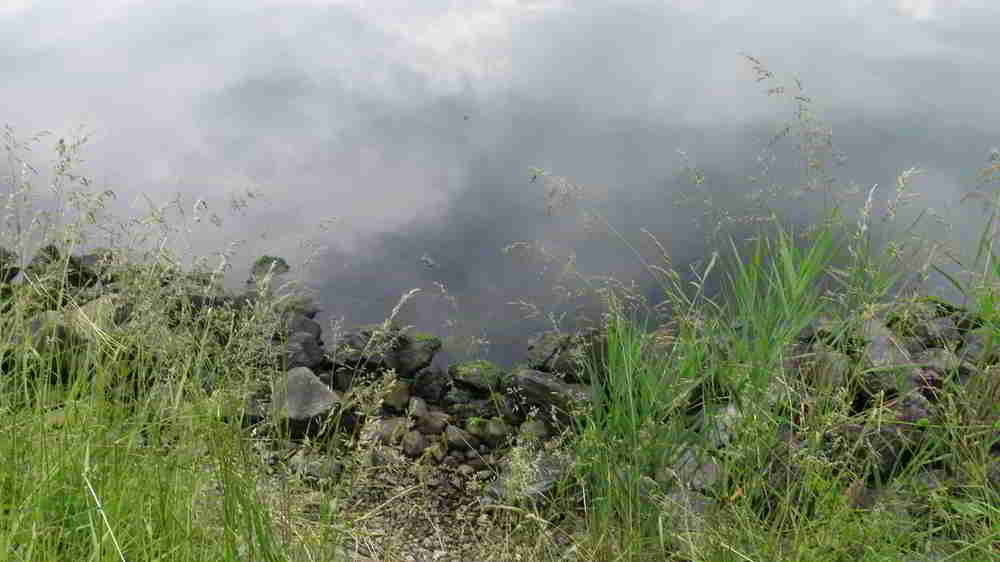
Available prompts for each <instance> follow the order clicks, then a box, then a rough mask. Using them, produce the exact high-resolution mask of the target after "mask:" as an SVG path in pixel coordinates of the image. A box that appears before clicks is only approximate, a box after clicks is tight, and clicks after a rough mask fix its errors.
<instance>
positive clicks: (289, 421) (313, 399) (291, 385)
mask: <svg viewBox="0 0 1000 562" xmlns="http://www.w3.org/2000/svg"><path fill="white" fill-rule="evenodd" d="M341 400H342V399H341V396H340V394H339V393H337V392H334V391H332V390H330V388H329V387H328V386H326V385H325V384H323V382H322V381H320V380H319V379H318V378H317V377H316V375H314V374H313V372H312V371H310V370H309V369H308V368H306V367H296V368H294V369H292V370H290V371H289V372H288V373H287V374H286V375H285V376H283V377H281V379H280V380H279V381H277V382H275V383H274V386H273V388H272V390H271V417H272V419H274V420H276V421H278V422H279V423H281V424H282V425H283V426H284V427H285V428H286V429H287V431H288V434H289V437H290V438H292V439H301V438H303V437H306V436H309V437H316V436H319V435H320V434H321V432H322V430H323V426H324V425H325V424H327V423H328V422H330V421H331V420H329V417H330V416H331V415H332V414H334V412H335V411H336V410H337V409H338V408H339V407H340V404H341Z"/></svg>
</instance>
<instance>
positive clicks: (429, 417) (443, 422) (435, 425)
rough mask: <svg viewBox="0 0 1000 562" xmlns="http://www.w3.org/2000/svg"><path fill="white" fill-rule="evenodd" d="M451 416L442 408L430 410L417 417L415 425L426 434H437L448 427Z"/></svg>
mask: <svg viewBox="0 0 1000 562" xmlns="http://www.w3.org/2000/svg"><path fill="white" fill-rule="evenodd" d="M450 421H451V416H449V415H448V414H447V413H446V412H442V411H441V410H434V409H431V410H428V411H427V413H426V414H425V415H423V416H421V417H419V418H417V419H416V423H415V427H416V428H417V429H418V430H419V431H420V432H421V433H423V434H425V435H437V434H439V433H441V432H443V431H444V430H445V428H447V427H448V423H449V422H450Z"/></svg>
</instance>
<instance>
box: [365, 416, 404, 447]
mask: <svg viewBox="0 0 1000 562" xmlns="http://www.w3.org/2000/svg"><path fill="white" fill-rule="evenodd" d="M372 423H373V424H374V429H373V434H374V435H375V437H376V438H377V439H378V441H379V443H382V444H383V445H395V444H396V443H399V441H400V440H401V439H402V438H403V435H404V434H406V432H407V431H409V428H410V420H409V419H407V418H404V417H392V418H383V419H380V420H374V421H372Z"/></svg>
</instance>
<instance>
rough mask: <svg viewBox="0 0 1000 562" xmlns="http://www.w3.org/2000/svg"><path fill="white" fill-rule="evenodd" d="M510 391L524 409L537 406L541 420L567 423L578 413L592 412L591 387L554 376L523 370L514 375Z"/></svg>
mask: <svg viewBox="0 0 1000 562" xmlns="http://www.w3.org/2000/svg"><path fill="white" fill-rule="evenodd" d="M508 394H509V395H510V396H512V397H513V398H514V399H515V400H517V401H518V403H519V404H518V405H519V406H520V407H521V408H522V409H525V410H531V409H537V410H538V412H539V416H540V419H543V420H546V421H548V420H551V419H556V420H558V421H559V422H560V423H562V424H565V425H568V424H571V423H572V422H573V420H574V419H575V415H576V414H577V413H578V412H589V410H590V404H591V391H590V388H589V387H588V386H586V385H582V384H569V383H565V382H563V381H561V380H560V379H559V378H558V377H556V376H555V375H552V374H549V373H543V372H541V371H535V370H533V369H520V370H517V371H515V372H514V374H513V375H512V376H511V380H510V387H509V388H508Z"/></svg>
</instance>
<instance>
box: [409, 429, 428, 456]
mask: <svg viewBox="0 0 1000 562" xmlns="http://www.w3.org/2000/svg"><path fill="white" fill-rule="evenodd" d="M429 444H430V443H429V442H428V441H427V438H426V437H424V434H422V433H420V432H419V431H417V430H415V429H413V430H410V431H408V432H406V435H404V436H403V453H405V454H406V455H407V456H408V457H419V456H420V455H422V454H424V451H425V450H426V449H427V446H428V445H429Z"/></svg>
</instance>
